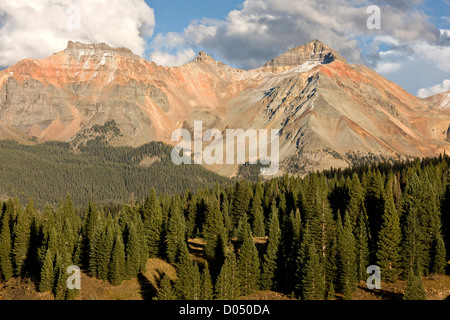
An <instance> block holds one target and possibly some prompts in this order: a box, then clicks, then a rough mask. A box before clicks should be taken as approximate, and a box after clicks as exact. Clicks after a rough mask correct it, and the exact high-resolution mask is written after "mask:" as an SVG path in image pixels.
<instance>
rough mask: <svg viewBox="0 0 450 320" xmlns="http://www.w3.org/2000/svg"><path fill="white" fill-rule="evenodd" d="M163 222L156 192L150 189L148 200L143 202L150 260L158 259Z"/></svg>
mask: <svg viewBox="0 0 450 320" xmlns="http://www.w3.org/2000/svg"><path fill="white" fill-rule="evenodd" d="M163 222H164V220H163V215H162V209H161V206H160V204H159V200H158V197H157V196H156V191H155V189H153V188H152V190H151V192H150V196H149V198H148V199H147V200H146V201H145V204H144V214H143V223H144V230H145V234H146V238H147V246H148V251H149V256H150V257H152V258H156V257H158V256H159V254H160V251H161V245H162V243H161V242H162V231H163V230H162V228H163Z"/></svg>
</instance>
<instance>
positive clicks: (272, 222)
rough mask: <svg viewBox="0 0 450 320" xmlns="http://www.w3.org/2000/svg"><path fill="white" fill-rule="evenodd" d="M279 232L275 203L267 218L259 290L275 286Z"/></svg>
mask: <svg viewBox="0 0 450 320" xmlns="http://www.w3.org/2000/svg"><path fill="white" fill-rule="evenodd" d="M280 238H281V230H280V223H279V221H278V209H277V207H276V205H275V201H274V202H273V203H272V208H271V213H270V218H269V234H268V243H267V250H266V253H265V255H264V257H263V263H262V273H261V289H263V290H270V289H274V288H275V286H276V280H275V272H276V269H277V258H278V250H279V245H280Z"/></svg>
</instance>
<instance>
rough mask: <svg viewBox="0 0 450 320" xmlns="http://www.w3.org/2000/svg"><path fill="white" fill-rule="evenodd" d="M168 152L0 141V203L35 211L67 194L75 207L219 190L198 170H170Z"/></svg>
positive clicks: (95, 143)
mask: <svg viewBox="0 0 450 320" xmlns="http://www.w3.org/2000/svg"><path fill="white" fill-rule="evenodd" d="M171 150H172V147H170V146H168V145H165V144H163V143H160V142H153V143H149V144H145V145H143V146H141V147H139V148H131V147H110V146H108V145H107V144H106V143H104V142H103V141H102V140H101V139H96V140H91V141H90V142H88V143H87V145H82V146H80V147H79V148H77V149H75V151H73V149H72V146H71V145H70V144H69V143H64V142H47V143H44V144H37V145H32V146H30V145H22V144H18V143H16V142H13V141H0V199H1V197H3V198H5V197H7V196H9V197H14V196H16V195H17V196H18V197H19V198H20V200H21V201H22V202H26V201H28V199H29V198H33V200H34V202H35V204H36V206H39V207H43V206H44V205H45V204H47V203H50V204H53V205H56V204H57V203H58V202H59V201H60V200H61V199H64V197H65V196H66V195H67V194H68V193H70V194H72V197H73V202H74V204H75V205H76V206H85V205H86V203H87V202H88V201H89V198H92V199H93V201H95V202H96V203H97V204H107V203H110V202H129V200H130V199H132V198H135V199H144V198H145V197H146V196H147V195H148V194H149V193H150V190H151V188H155V189H156V190H157V191H158V193H168V194H173V193H176V192H178V193H182V192H184V190H186V189H187V188H190V189H192V190H196V189H197V188H198V187H199V186H214V184H215V183H219V184H223V183H225V182H226V181H227V179H225V178H223V177H221V176H219V175H217V174H214V173H212V172H210V171H208V170H206V169H204V168H203V167H202V166H200V165H189V166H186V165H180V166H177V165H175V164H173V162H172V160H171V158H170V153H171Z"/></svg>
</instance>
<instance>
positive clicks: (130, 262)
mask: <svg viewBox="0 0 450 320" xmlns="http://www.w3.org/2000/svg"><path fill="white" fill-rule="evenodd" d="M140 248H141V247H140V243H139V235H138V232H137V230H136V227H135V225H134V224H133V223H131V224H130V225H129V229H128V241H127V243H126V245H125V255H126V264H125V265H126V271H125V273H126V275H127V277H128V278H132V277H135V276H137V275H138V274H139V272H141V254H142V252H141V250H140Z"/></svg>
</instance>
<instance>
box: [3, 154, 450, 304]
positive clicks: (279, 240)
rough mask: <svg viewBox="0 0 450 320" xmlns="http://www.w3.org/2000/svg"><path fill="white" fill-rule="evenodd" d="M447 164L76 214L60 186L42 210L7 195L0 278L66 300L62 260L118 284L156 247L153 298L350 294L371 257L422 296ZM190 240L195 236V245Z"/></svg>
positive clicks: (91, 208) (444, 198)
mask: <svg viewBox="0 0 450 320" xmlns="http://www.w3.org/2000/svg"><path fill="white" fill-rule="evenodd" d="M61 154H62V155H64V154H65V153H64V152H61ZM57 157H58V155H54V158H57ZM105 157H106V155H105ZM449 165H450V158H449V157H447V156H444V157H440V158H432V159H425V160H423V161H421V162H420V161H418V160H417V161H413V162H408V163H397V164H395V165H390V164H381V165H378V166H373V167H359V168H355V169H353V170H345V171H327V172H323V173H317V174H311V175H309V176H307V177H305V178H303V179H302V178H299V177H292V176H291V177H289V176H284V177H282V178H279V179H272V180H270V181H267V182H264V183H261V182H259V181H258V182H254V183H253V182H252V183H251V182H247V181H238V182H236V183H235V184H234V185H233V186H228V187H219V186H215V187H213V188H207V187H205V188H200V189H198V190H197V191H195V192H193V191H186V192H184V193H181V194H177V195H174V196H168V195H158V194H157V193H156V192H155V190H152V191H151V192H149V194H148V197H147V198H146V200H145V201H144V202H143V203H142V202H136V203H134V204H133V205H124V206H123V208H122V210H121V211H120V213H119V214H110V213H109V212H108V211H105V210H100V209H98V208H97V207H96V206H95V205H94V204H93V203H92V202H89V205H88V207H87V208H86V210H85V213H84V215H83V216H82V217H80V216H78V215H77V214H76V213H75V210H74V206H73V203H72V200H71V197H70V196H67V197H66V198H65V200H64V201H62V202H61V203H60V204H59V205H58V206H56V207H52V206H46V207H45V209H44V210H43V211H42V212H39V211H38V210H36V209H35V207H34V205H33V202H32V201H30V202H29V203H28V205H27V206H26V207H25V208H23V207H22V205H21V203H20V202H19V200H18V199H17V198H16V199H10V200H8V201H7V202H5V203H4V204H3V207H2V210H1V212H2V215H1V220H0V221H1V225H0V274H1V279H2V281H7V280H9V279H10V278H11V277H19V276H21V277H30V278H31V279H32V280H33V281H34V282H35V283H36V285H37V287H38V288H39V290H40V291H42V292H46V291H51V292H53V294H54V295H55V297H56V298H58V299H66V298H69V299H70V298H74V297H75V296H76V294H77V293H76V292H75V291H68V290H67V289H66V286H65V283H66V277H67V274H66V273H65V270H66V268H67V266H69V265H72V264H76V265H78V266H80V267H82V269H84V270H85V271H86V272H87V273H88V274H89V275H90V276H91V277H96V278H98V279H102V280H107V281H109V282H110V283H112V284H119V283H121V282H122V281H123V280H124V279H129V278H133V277H137V276H138V275H139V274H141V273H143V272H144V271H145V270H144V269H145V266H146V261H147V260H148V258H155V257H158V258H161V259H164V260H166V261H168V262H169V263H172V264H174V265H175V266H176V268H177V278H176V279H175V281H173V280H171V279H170V278H169V277H167V276H164V275H161V278H162V280H161V284H160V289H159V291H158V292H157V294H156V295H155V298H156V299H234V298H238V297H240V296H243V295H248V294H251V293H253V292H255V291H258V290H261V289H267V290H274V291H278V292H282V293H286V294H289V295H291V296H292V297H296V298H300V299H307V300H310V299H334V298H335V296H336V295H339V296H341V297H343V298H345V299H352V295H353V293H354V292H355V290H356V287H357V284H358V283H359V281H366V279H367V277H368V275H367V273H366V269H367V267H368V266H369V265H378V266H379V267H380V268H381V277H382V281H383V282H396V281H398V280H399V279H406V280H407V287H406V292H405V293H404V299H426V294H425V291H424V289H423V285H422V276H426V275H429V274H444V273H445V272H446V271H448V270H446V269H448V264H447V261H448V252H447V251H446V248H447V249H448V248H450V244H449V239H450V225H449V221H450V212H449V211H450V179H449ZM72 195H73V196H76V191H75V189H74V191H73V192H72ZM190 239H191V240H190ZM192 239H195V241H197V243H200V244H202V248H201V250H200V251H197V252H196V253H195V255H193V253H192V252H189V244H190V243H191V242H192V241H193V240H192ZM194 256H195V259H194V258H193V257H194Z"/></svg>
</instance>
